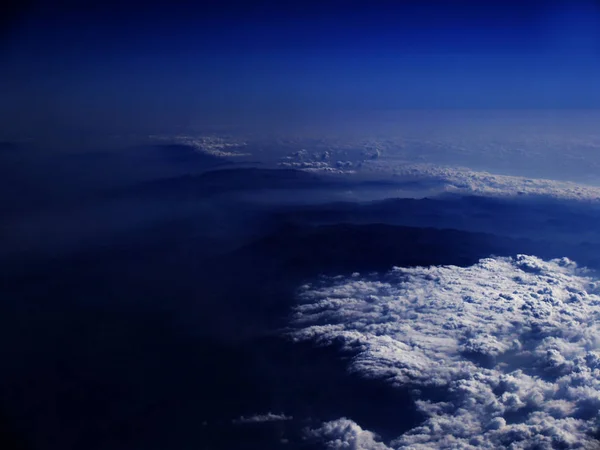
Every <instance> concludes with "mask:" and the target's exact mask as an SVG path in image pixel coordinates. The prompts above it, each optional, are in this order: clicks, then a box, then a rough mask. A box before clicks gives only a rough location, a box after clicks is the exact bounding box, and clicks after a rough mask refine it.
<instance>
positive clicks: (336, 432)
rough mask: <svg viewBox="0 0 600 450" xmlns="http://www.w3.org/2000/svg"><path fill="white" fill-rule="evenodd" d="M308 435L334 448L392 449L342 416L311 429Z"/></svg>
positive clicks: (329, 447) (335, 449) (351, 449)
mask: <svg viewBox="0 0 600 450" xmlns="http://www.w3.org/2000/svg"><path fill="white" fill-rule="evenodd" d="M307 435H308V437H312V438H317V439H319V440H321V441H324V442H325V443H326V445H327V448H328V449H334V450H338V449H339V450H342V449H343V450H391V449H390V448H389V447H388V446H387V445H385V444H383V443H381V442H379V441H378V437H377V435H375V434H374V433H371V432H370V431H367V430H363V429H362V428H361V427H360V426H359V425H357V424H356V423H355V422H353V421H351V420H349V419H346V418H341V419H338V420H332V421H330V422H326V423H324V424H323V425H322V426H321V427H320V428H317V429H314V430H309V431H308V432H307Z"/></svg>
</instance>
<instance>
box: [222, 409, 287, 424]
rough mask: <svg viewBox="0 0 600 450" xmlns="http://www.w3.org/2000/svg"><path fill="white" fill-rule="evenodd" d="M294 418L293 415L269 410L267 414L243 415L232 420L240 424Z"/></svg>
mask: <svg viewBox="0 0 600 450" xmlns="http://www.w3.org/2000/svg"><path fill="white" fill-rule="evenodd" d="M292 419H293V417H291V416H286V415H285V414H274V413H272V412H268V413H266V414H255V415H254V416H241V417H240V418H238V419H234V420H232V422H233V423H234V424H238V425H239V424H247V423H264V422H281V421H284V420H292Z"/></svg>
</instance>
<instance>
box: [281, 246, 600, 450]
mask: <svg viewBox="0 0 600 450" xmlns="http://www.w3.org/2000/svg"><path fill="white" fill-rule="evenodd" d="M300 299H301V301H302V303H301V304H300V305H299V306H297V307H296V310H295V315H294V317H293V324H294V329H293V331H292V332H291V335H292V337H293V338H294V339H296V340H313V341H316V342H319V343H321V344H323V345H328V344H332V343H334V342H335V343H341V344H342V345H343V347H344V348H345V349H346V350H348V351H352V352H354V353H356V356H355V357H354V358H353V359H352V363H351V367H350V369H351V370H352V371H354V372H357V373H359V374H361V375H362V376H365V377H370V378H380V379H383V380H386V381H387V382H389V383H391V384H392V385H394V386H397V387H400V386H402V387H407V386H409V387H411V388H412V389H415V388H416V389H419V390H420V392H421V393H420V394H419V393H415V402H416V406H417V408H418V409H419V410H420V411H421V412H422V413H424V414H425V416H426V417H427V419H426V420H425V422H424V423H423V424H422V425H421V426H419V427H417V428H414V429H412V430H410V431H408V432H407V433H405V434H403V435H401V436H399V437H398V438H397V439H395V440H394V441H392V442H391V443H389V444H388V445H389V446H391V447H393V448H411V449H413V448H417V449H418V448H512V449H521V448H523V449H524V448H532V447H535V448H590V447H595V446H597V442H596V441H595V440H594V438H593V436H592V433H593V432H595V430H597V428H598V424H599V415H598V411H599V410H600V282H599V281H597V280H596V279H594V278H593V277H592V276H591V275H590V274H589V273H588V272H587V271H585V270H584V269H579V268H577V266H576V264H575V263H574V262H572V261H570V260H568V259H560V260H552V261H542V260H540V259H538V258H536V257H532V256H524V255H520V256H518V257H517V258H515V259H511V258H495V259H493V258H489V259H484V260H481V261H480V262H479V263H478V264H476V265H474V266H472V267H467V268H461V267H455V266H442V267H429V268H424V267H419V268H408V269H404V268H395V269H394V270H392V271H391V272H389V273H388V274H385V275H384V276H380V277H376V276H374V275H372V276H368V277H362V278H361V277H360V276H352V277H350V278H347V279H343V278H342V279H340V278H339V277H337V278H325V279H323V280H322V281H321V282H319V283H316V284H312V285H306V286H304V287H302V289H301V292H300ZM430 387H435V388H436V390H441V391H442V392H445V396H446V398H445V399H443V401H442V400H439V399H438V400H436V401H433V400H432V399H430V398H428V397H427V391H428V388H430ZM340 427H342V428H343V430H355V434H357V435H362V434H361V433H368V431H365V430H362V429H360V427H358V425H356V424H354V425H352V424H350V423H348V422H343V421H342V422H340V421H334V422H331V423H327V424H324V425H323V427H322V428H321V429H320V431H319V430H317V431H313V433H317V434H319V433H320V434H319V435H320V436H322V437H323V438H324V439H325V440H326V441H327V442H337V441H336V439H340V440H341V441H340V442H349V440H348V438H347V437H346V436H348V433H350V432H349V431H344V432H341V431H339V430H340ZM356 427H358V428H356ZM328 430H329V431H328ZM357 430H360V432H359V431H357ZM350 434H352V433H350ZM335 436H338V437H337V438H336V437H335ZM365 436H366V435H365ZM331 445H333V446H332V447H331V448H363V447H351V446H347V447H343V446H338V447H336V446H335V445H337V444H331ZM378 445H379V444H378ZM364 448H378V447H364ZM381 448H385V447H381Z"/></svg>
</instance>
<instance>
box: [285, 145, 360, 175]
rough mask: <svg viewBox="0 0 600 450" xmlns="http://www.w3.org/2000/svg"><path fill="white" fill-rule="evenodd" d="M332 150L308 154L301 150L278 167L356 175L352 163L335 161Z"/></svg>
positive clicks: (289, 156)
mask: <svg viewBox="0 0 600 450" xmlns="http://www.w3.org/2000/svg"><path fill="white" fill-rule="evenodd" d="M334 156H335V153H334V150H325V151H319V152H309V151H308V150H306V149H301V150H298V151H295V152H292V153H290V154H288V155H286V156H284V157H283V158H281V161H280V162H279V163H278V165H279V166H280V167H285V168H289V169H298V170H305V171H307V172H324V173H329V174H349V173H356V171H355V170H354V163H353V162H352V161H347V160H335V159H334Z"/></svg>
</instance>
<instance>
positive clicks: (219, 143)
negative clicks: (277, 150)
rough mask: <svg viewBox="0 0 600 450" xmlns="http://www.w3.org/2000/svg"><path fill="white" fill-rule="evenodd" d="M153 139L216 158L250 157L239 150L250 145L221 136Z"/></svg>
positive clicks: (161, 137)
mask: <svg viewBox="0 0 600 450" xmlns="http://www.w3.org/2000/svg"><path fill="white" fill-rule="evenodd" d="M150 138H151V139H155V140H159V141H167V142H175V143H177V144H181V145H187V146H189V147H192V148H195V149H196V151H198V152H200V153H205V154H207V155H212V156H216V157H219V158H230V157H239V156H249V155H250V153H243V152H240V151H239V149H241V148H243V147H246V146H247V145H248V144H247V143H246V142H244V141H241V140H235V139H231V138H224V137H220V136H213V135H207V136H185V135H180V136H155V135H152V136H150Z"/></svg>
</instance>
